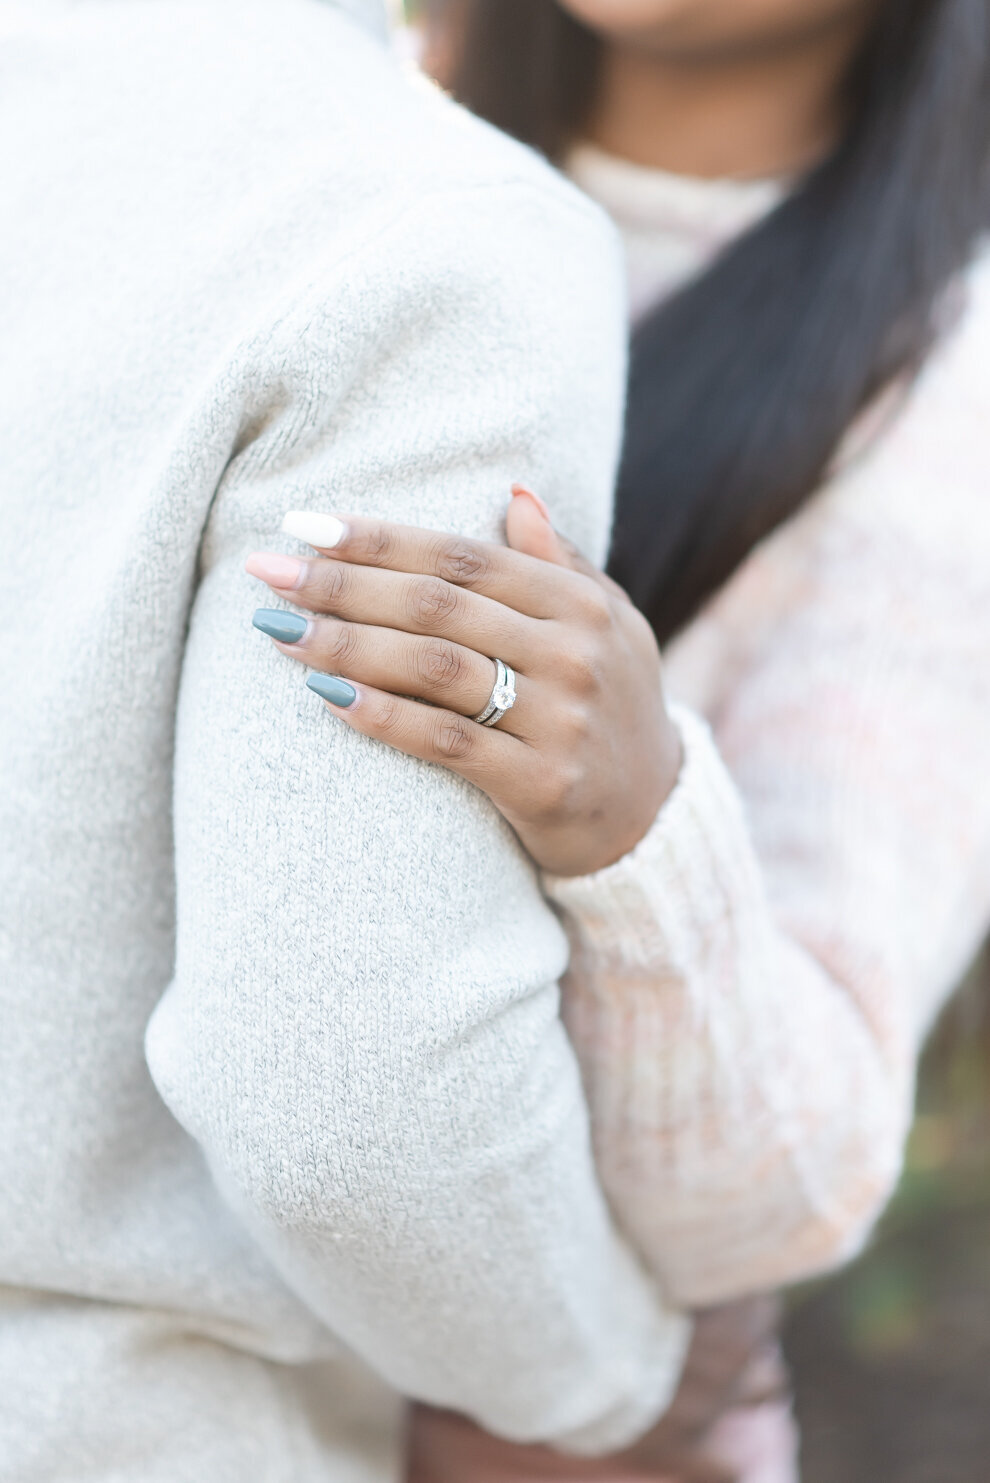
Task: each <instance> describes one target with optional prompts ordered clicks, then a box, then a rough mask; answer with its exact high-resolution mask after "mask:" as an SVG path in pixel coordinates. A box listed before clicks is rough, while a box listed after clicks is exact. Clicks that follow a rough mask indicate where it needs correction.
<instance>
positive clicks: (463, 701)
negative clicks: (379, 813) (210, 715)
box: [254, 608, 529, 737]
mask: <svg viewBox="0 0 990 1483" xmlns="http://www.w3.org/2000/svg"><path fill="white" fill-rule="evenodd" d="M254 625H255V627H256V628H258V629H260V630H261V632H262V633H267V634H268V635H269V636H270V637H271V638H273V639H274V640H275V643H276V646H277V647H278V648H279V649H281V650H282V652H283V654H287V655H289V657H290V658H292V659H298V660H300V662H301V663H303V664H306V665H308V666H309V667H310V668H311V669H316V670H321V671H323V672H324V673H326V674H338V675H346V676H347V678H348V679H352V680H356V681H358V682H359V683H360V684H363V685H372V686H374V687H375V688H376V689H378V690H388V691H391V692H392V694H394V695H412V696H415V697H416V698H417V699H420V700H428V701H430V702H432V703H433V704H434V705H442V706H445V707H446V708H447V709H448V710H452V711H457V712H459V713H460V714H461V715H462V716H469V717H470V716H476V715H478V714H479V712H480V711H481V710H482V709H483V708H484V707H485V706H486V705H487V704H488V699H489V696H490V695H491V693H492V688H493V686H494V684H495V665H494V663H493V661H492V659H489V658H487V657H486V656H485V655H484V654H478V653H476V652H475V650H473V649H468V648H465V647H464V646H463V645H462V644H455V643H454V642H452V641H451V640H450V639H443V638H436V637H433V636H432V635H429V636H425V637H421V636H418V635H416V634H411V633H404V632H402V631H401V630H399V629H394V628H378V627H374V626H372V625H368V624H363V623H346V622H343V621H342V620H340V619H337V618H308V619H307V618H304V617H302V616H301V615H299V614H296V613H286V612H282V611H277V610H274V609H268V608H259V610H258V612H257V613H255V615H254ZM297 631H298V632H299V634H300V636H299V637H298V638H294V637H293V636H292V635H293V634H294V633H296V632H297ZM528 689H529V683H528V681H527V680H526V678H525V676H520V675H518V674H517V675H516V692H517V696H518V699H517V701H516V704H515V705H514V706H513V707H512V709H511V710H509V711H507V712H506V714H505V715H504V717H503V718H502V720H501V721H500V722H499V723H498V726H499V729H500V730H502V731H509V732H511V733H512V734H513V735H514V736H520V737H522V736H524V735H525V728H526V716H527V712H528V706H527V703H526V702H527V698H528V695H527V692H528Z"/></svg>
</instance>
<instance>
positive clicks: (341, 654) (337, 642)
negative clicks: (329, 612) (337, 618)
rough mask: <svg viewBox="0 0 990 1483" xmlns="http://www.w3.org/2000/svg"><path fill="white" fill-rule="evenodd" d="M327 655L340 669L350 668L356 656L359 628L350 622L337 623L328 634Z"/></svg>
mask: <svg viewBox="0 0 990 1483" xmlns="http://www.w3.org/2000/svg"><path fill="white" fill-rule="evenodd" d="M324 647H325V650H326V657H327V659H328V660H329V662H330V663H331V664H332V665H334V666H335V667H336V668H338V669H348V668H350V666H351V663H352V661H353V660H354V658H355V657H356V654H357V647H358V635H357V630H356V629H355V628H353V627H352V626H351V624H349V623H338V624H335V625H334V626H333V627H332V628H331V629H330V631H329V632H328V634H327V636H326V642H325V646H324Z"/></svg>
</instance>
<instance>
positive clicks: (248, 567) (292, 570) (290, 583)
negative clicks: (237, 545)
mask: <svg viewBox="0 0 990 1483" xmlns="http://www.w3.org/2000/svg"><path fill="white" fill-rule="evenodd" d="M244 570H245V571H246V572H249V573H250V575H251V576H252V577H260V578H261V580H262V582H267V583H268V585H269V587H283V588H289V587H295V585H296V583H297V582H298V581H299V579H300V577H301V576H302V574H303V572H304V571H305V570H306V563H305V562H304V561H300V560H299V557H298V556H272V555H270V554H269V553H268V552H267V551H260V552H257V553H256V554H255V555H254V556H249V557H248V559H247V561H246V562H245V563H244Z"/></svg>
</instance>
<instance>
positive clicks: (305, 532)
mask: <svg viewBox="0 0 990 1483" xmlns="http://www.w3.org/2000/svg"><path fill="white" fill-rule="evenodd" d="M282 529H283V531H284V532H285V534H286V535H287V536H295V538H296V540H297V541H305V542H306V544H307V545H308V546H316V547H317V548H318V549H319V550H320V551H331V550H332V549H333V547H334V546H339V545H340V543H341V541H342V540H343V539H344V536H345V535H346V534H347V526H346V525H345V524H344V522H343V520H338V519H337V517H336V515H318V514H316V512H315V511H313V510H290V511H289V512H288V514H287V515H286V517H285V519H284V520H283V521H282Z"/></svg>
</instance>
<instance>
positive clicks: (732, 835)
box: [547, 150, 990, 1305]
mask: <svg viewBox="0 0 990 1483" xmlns="http://www.w3.org/2000/svg"><path fill="white" fill-rule="evenodd" d="M573 174H574V177H575V178H576V179H577V180H579V181H580V183H581V184H582V185H584V186H585V187H586V188H588V189H589V190H593V191H594V192H595V194H596V196H597V198H598V200H599V201H600V202H601V203H602V204H604V205H605V206H607V207H608V209H609V210H610V211H611V212H612V213H613V215H614V216H615V218H616V220H617V221H618V223H619V225H620V227H621V228H622V229H623V234H624V236H625V238H626V242H627V247H628V250H629V265H630V272H631V274H632V277H633V290H634V297H635V298H636V299H637V300H638V307H639V309H640V312H642V311H643V309H645V308H646V307H647V306H648V304H649V303H650V302H655V301H656V300H657V299H658V298H661V297H662V296H663V295H664V294H666V293H669V292H670V291H671V290H672V289H673V288H675V287H677V286H678V285H679V284H680V283H682V282H683V281H684V279H685V278H686V277H687V276H688V275H689V274H690V273H691V272H697V271H698V270H699V269H700V268H701V267H703V265H704V264H705V263H706V262H707V261H708V260H709V258H710V256H711V254H712V253H713V252H715V251H716V250H717V249H718V248H719V247H720V246H722V245H723V244H724V243H725V242H726V241H728V240H729V238H731V236H732V235H733V234H734V233H735V232H738V231H741V230H743V229H744V228H745V227H746V226H747V225H748V224H749V223H750V222H751V221H752V220H753V219H754V215H758V214H759V212H760V211H761V210H765V209H767V208H768V206H769V205H770V204H772V201H773V200H774V199H775V198H776V194H777V192H776V191H775V189H774V188H773V186H772V183H770V184H768V183H767V182H757V183H751V184H747V183H744V182H714V183H709V182H702V181H685V180H680V179H676V178H674V177H670V176H665V175H663V174H662V173H660V172H654V171H644V170H640V169H637V168H636V167H633V166H629V165H626V164H624V163H621V162H613V161H610V160H609V159H608V158H607V157H605V156H602V155H601V154H600V152H598V151H592V150H582V151H580V152H579V153H578V154H577V155H576V156H575V159H574V161H573ZM965 290H966V291H965V294H964V296H963V303H964V309H963V313H962V316H961V319H960V321H959V323H958V324H957V325H956V326H955V328H954V329H953V330H952V332H951V333H950V334H948V335H947V336H946V338H945V341H944V343H943V344H942V345H941V346H940V347H939V348H938V350H937V351H936V353H935V354H934V355H933V356H932V358H931V360H930V362H929V364H928V365H927V366H926V368H925V370H924V372H923V373H922V375H921V377H920V379H919V380H918V381H917V383H916V385H915V386H914V387H913V388H912V389H911V390H910V392H909V393H908V394H907V396H906V397H905V398H902V399H901V400H900V401H899V403H898V404H897V408H896V411H895V412H894V413H893V414H891V413H890V410H889V406H888V417H887V421H886V424H884V423H883V421H880V422H879V424H878V421H877V419H875V418H869V419H867V420H866V421H865V423H864V426H863V427H861V428H858V429H856V430H854V432H853V433H852V434H851V435H850V439H849V441H848V443H847V445H846V447H845V448H844V449H843V451H842V455H841V457H840V458H839V459H838V460H837V466H838V469H839V472H837V473H836V475H835V477H834V478H833V479H832V480H831V481H830V482H829V483H828V484H827V485H826V486H825V487H823V488H822V489H821V490H820V491H819V492H818V493H817V495H816V496H815V497H814V499H813V500H812V501H811V502H810V503H809V505H808V506H807V507H806V509H805V510H804V511H803V512H801V513H800V514H799V515H798V516H796V517H795V518H794V519H793V520H791V521H790V523H789V524H788V525H786V526H785V527H784V528H782V529H781V530H780V531H779V532H778V533H777V534H775V535H774V536H773V537H771V538H770V539H769V540H768V541H766V542H765V543H764V544H763V545H762V546H761V547H760V548H758V549H757V550H756V551H755V552H754V553H753V555H752V556H751V557H750V558H749V559H748V560H747V561H746V562H745V563H744V564H743V566H742V567H741V568H740V570H739V571H738V572H737V574H736V575H735V577H734V578H733V579H732V580H731V581H730V582H729V583H728V584H727V586H726V587H725V588H724V589H723V591H722V592H721V593H719V594H718V596H717V597H716V599H715V600H714V601H713V602H712V603H711V604H710V605H709V607H708V609H707V610H706V611H705V612H704V613H703V614H702V615H701V616H700V617H699V618H698V619H697V621H696V622H695V623H694V624H693V625H691V627H690V628H689V629H688V630H687V631H686V632H685V633H684V635H683V636H682V637H681V638H680V639H679V640H678V641H677V643H676V644H675V645H673V646H672V648H671V650H670V652H669V654H668V655H667V656H666V661H667V662H666V673H667V684H668V689H669V691H670V693H671V695H672V696H673V697H674V698H675V700H677V701H681V702H685V701H686V702H688V703H689V704H690V706H691V707H693V709H686V708H685V707H684V705H675V708H674V714H675V717H676V719H677V722H678V724H679V726H680V729H681V733H682V736H683V739H684V747H685V756H686V760H685V764H684V768H683V772H682V775H681V778H680V780H679V782H678V784H677V786H676V788H675V790H674V792H673V794H672V795H671V797H670V798H669V800H668V801H667V803H666V804H665V805H664V807H663V809H662V810H661V813H660V815H659V817H658V819H657V821H656V823H655V824H654V826H653V828H652V830H651V832H650V833H649V834H648V835H647V837H646V838H645V839H644V840H643V841H642V842H641V844H640V845H639V847H638V848H637V849H636V850H635V851H633V853H632V854H631V855H629V856H628V857H627V858H626V859H624V860H622V861H619V862H618V863H617V864H616V865H614V866H613V867H611V868H610V869H609V870H607V871H604V872H602V873H601V874H600V875H598V876H593V877H590V878H586V879H583V880H569V881H554V880H549V881H548V882H547V888H548V890H549V892H550V894H551V895H552V897H553V898H554V899H555V901H556V902H557V903H558V905H559V906H560V907H561V909H562V912H563V914H564V918H565V921H566V923H567V926H568V930H569V932H570V936H571V940H572V944H573V950H574V951H573V958H572V964H571V971H570V974H569V978H568V981H567V990H566V994H565V1002H564V1013H565V1018H566V1021H567V1024H568V1028H569V1030H570V1033H571V1036H572V1039H573V1041H574V1043H575V1045H576V1046H577V1048H578V1052H579V1056H580V1060H581V1065H582V1069H583V1073H584V1079H585V1086H586V1089H587V1092H588V1096H589V1099H590V1103H591V1107H592V1117H593V1127H594V1136H595V1147H596V1153H597V1158H598V1163H599V1168H600V1170H601V1172H602V1175H603V1179H604V1181H605V1184H606V1187H607V1189H608V1192H609V1195H610V1197H611V1200H612V1204H613V1208H614V1209H615V1210H616V1212H617V1213H618V1214H619V1217H620V1219H621V1221H622V1223H623V1225H624V1227H625V1229H626V1230H627V1231H628V1232H629V1233H630V1234H631V1235H632V1237H633V1238H634V1240H635V1242H636V1244H637V1246H638V1247H639V1248H640V1250H641V1251H642V1252H643V1253H644V1254H645V1255H646V1256H647V1258H648V1260H649V1262H650V1264H651V1266H652V1267H653V1269H654V1271H656V1273H657V1274H658V1276H659V1278H660V1279H661V1281H662V1282H663V1284H664V1287H665V1289H666V1291H667V1292H668V1293H669V1295H670V1296H671V1297H672V1298H674V1299H675V1300H676V1301H677V1302H680V1303H684V1304H686V1305H695V1304H699V1305H700V1304H706V1303H710V1302H715V1301H717V1300H719V1299H722V1298H728V1297H734V1296H738V1295H740V1294H742V1293H745V1292H747V1291H751V1290H757V1289H766V1288H772V1287H775V1286H777V1285H779V1284H782V1283H785V1282H787V1281H789V1280H793V1279H795V1278H798V1277H806V1276H808V1275H809V1274H811V1273H813V1272H815V1271H818V1270H820V1269H822V1268H825V1267H828V1266H830V1265H832V1264H833V1263H835V1262H837V1261H839V1260H841V1259H843V1258H845V1257H847V1256H849V1255H850V1254H851V1253H852V1252H853V1251H855V1250H856V1249H857V1247H858V1246H859V1245H860V1244H861V1243H862V1241H863V1240H864V1238H865V1236H866V1235H867V1233H868V1232H869V1229H870V1227H871V1224H872V1222H873V1221H874V1219H875V1217H876V1215H877V1214H878V1212H879V1211H880V1209H881V1208H882V1206H883V1204H884V1201H885V1200H886V1198H887V1196H888V1195H889V1193H890V1191H891V1189H892V1187H893V1185H894V1183H895V1181H896V1179H897V1177H898V1174H899V1171H900V1168H901V1163H902V1157H903V1148H904V1140H905V1135H906V1132H907V1129H908V1126H909V1121H910V1116H911V1103H912V1094H913V1082H914V1068H915V1061H916V1056H917V1051H918V1047H919V1044H920V1042H921V1040H922V1038H923V1035H924V1033H925V1031H926V1029H927V1028H928V1026H929V1025H930V1023H931V1021H932V1019H933V1017H934V1015H935V1014H936V1013H937V1011H938V1009H939V1007H940V1006H941V1004H942V1003H943V1001H944V1000H945V999H946V997H947V996H948V994H949V993H950V992H951V990H952V988H953V987H954V985H955V983H956V982H957V980H958V978H959V975H960V973H961V970H962V968H963V967H964V965H965V964H966V962H967V960H968V959H969V957H970V955H971V954H972V953H973V951H974V950H975V948H976V947H977V946H978V944H979V941H980V939H981V937H982V936H983V934H984V933H985V932H986V930H987V928H988V925H990V789H988V788H987V785H986V773H987V767H988V764H990V498H988V490H990V440H988V438H987V430H986V384H987V366H988V365H990V262H988V260H987V258H986V256H984V257H982V258H981V259H980V260H979V261H978V262H977V264H976V266H975V267H974V268H973V269H972V270H971V272H970V273H969V275H968V279H967V283H966V285H965ZM699 712H700V713H701V714H703V715H704V716H705V717H706V718H707V721H708V722H709V723H710V727H711V730H709V727H708V726H707V725H706V724H705V723H704V722H703V721H702V720H701V719H699Z"/></svg>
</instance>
